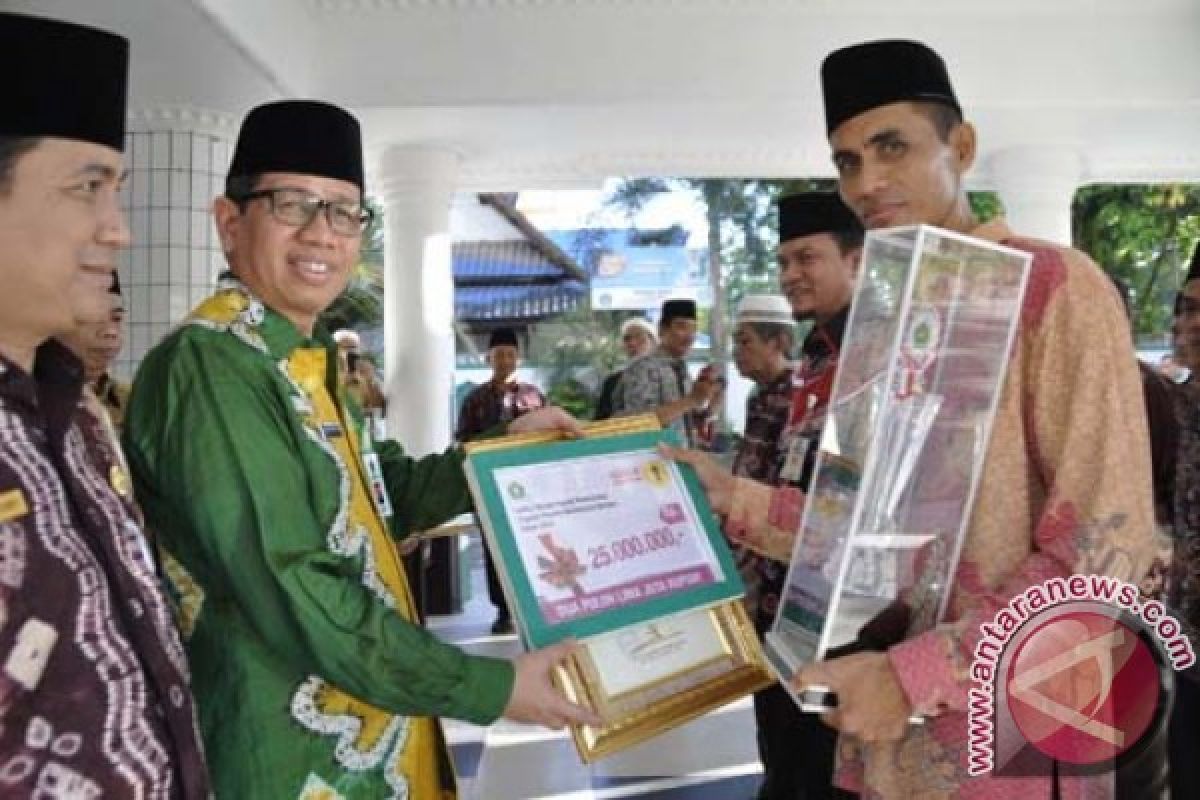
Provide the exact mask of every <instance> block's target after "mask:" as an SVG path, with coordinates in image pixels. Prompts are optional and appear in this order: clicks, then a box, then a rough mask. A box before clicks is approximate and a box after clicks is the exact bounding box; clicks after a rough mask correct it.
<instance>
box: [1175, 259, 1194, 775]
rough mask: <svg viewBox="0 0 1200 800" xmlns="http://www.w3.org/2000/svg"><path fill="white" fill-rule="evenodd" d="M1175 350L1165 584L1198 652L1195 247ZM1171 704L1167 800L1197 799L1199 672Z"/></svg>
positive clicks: (1190, 674)
mask: <svg viewBox="0 0 1200 800" xmlns="http://www.w3.org/2000/svg"><path fill="white" fill-rule="evenodd" d="M1174 328H1175V331H1176V346H1177V347H1178V348H1179V349H1180V350H1181V352H1183V353H1184V354H1186V355H1189V356H1191V357H1192V359H1191V362H1190V363H1189V366H1191V367H1192V375H1191V379H1190V380H1189V381H1188V382H1187V383H1186V384H1183V385H1182V386H1179V387H1177V389H1178V390H1177V391H1176V392H1174V398H1175V401H1176V403H1175V405H1176V412H1177V419H1178V422H1179V449H1178V451H1177V453H1176V460H1175V475H1174V477H1175V486H1174V490H1175V491H1174V507H1173V509H1172V512H1173V513H1172V515H1171V516H1172V519H1171V523H1172V524H1171V531H1172V533H1173V534H1174V550H1175V552H1174V558H1173V560H1172V567H1171V575H1170V582H1169V601H1170V606H1171V610H1172V611H1173V613H1175V614H1176V616H1177V617H1178V618H1179V621H1180V622H1182V623H1183V625H1184V628H1185V630H1186V631H1187V633H1188V636H1189V638H1190V639H1191V642H1192V647H1193V648H1194V649H1196V650H1197V651H1200V380H1198V379H1197V377H1196V371H1195V365H1196V360H1195V354H1196V353H1198V352H1200V247H1197V248H1196V251H1195V252H1194V253H1193V254H1192V263H1191V267H1190V269H1189V270H1188V274H1187V277H1186V278H1185V279H1184V282H1183V286H1182V287H1181V288H1180V290H1179V296H1178V298H1177V299H1176V301H1175V324H1174ZM1175 686H1176V690H1175V704H1174V707H1173V708H1172V711H1171V722H1170V728H1169V731H1168V736H1167V747H1168V753H1169V755H1168V758H1169V760H1170V776H1171V796H1172V797H1200V761H1197V759H1196V753H1197V752H1198V751H1200V666H1193V667H1192V668H1191V669H1189V670H1186V671H1185V672H1184V673H1183V674H1181V675H1179V676H1178V678H1177V680H1176V682H1175Z"/></svg>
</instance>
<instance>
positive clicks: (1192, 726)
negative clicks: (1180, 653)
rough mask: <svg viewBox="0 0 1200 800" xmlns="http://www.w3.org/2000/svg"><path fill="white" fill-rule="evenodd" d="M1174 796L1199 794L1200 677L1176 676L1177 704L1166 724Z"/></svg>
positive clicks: (1197, 795)
mask: <svg viewBox="0 0 1200 800" xmlns="http://www.w3.org/2000/svg"><path fill="white" fill-rule="evenodd" d="M1167 737H1168V738H1167V759H1168V762H1169V764H1170V769H1171V776H1170V783H1171V797H1178V798H1192V797H1200V681H1197V680H1195V679H1194V678H1193V677H1192V676H1190V675H1176V676H1175V707H1174V708H1172V709H1171V721H1170V722H1169V723H1168V725H1167Z"/></svg>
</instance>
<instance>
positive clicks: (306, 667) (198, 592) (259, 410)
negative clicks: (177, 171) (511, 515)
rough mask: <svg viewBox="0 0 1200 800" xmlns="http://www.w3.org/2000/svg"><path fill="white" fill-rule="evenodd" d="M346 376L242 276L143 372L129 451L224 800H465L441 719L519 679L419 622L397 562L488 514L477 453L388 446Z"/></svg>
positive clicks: (485, 709) (487, 716)
mask: <svg viewBox="0 0 1200 800" xmlns="http://www.w3.org/2000/svg"><path fill="white" fill-rule="evenodd" d="M336 363H337V360H336V355H335V347H334V344H333V341H332V339H331V338H330V337H329V336H328V335H327V334H326V333H325V332H324V331H323V330H321V329H319V328H318V330H317V332H316V333H314V335H313V336H312V337H305V336H304V335H303V334H302V333H301V332H300V331H299V330H297V329H296V327H295V326H294V325H293V324H292V323H291V322H289V321H288V320H287V319H286V318H284V317H283V316H281V315H279V314H277V313H276V312H275V311H273V310H271V309H269V308H266V307H265V306H264V305H263V304H262V303H261V302H259V301H258V300H257V299H255V298H253V297H252V296H250V295H249V293H248V292H247V291H246V290H245V288H244V287H241V286H240V284H237V283H236V282H229V281H226V282H224V283H223V285H222V288H221V290H219V291H218V292H217V293H216V294H215V295H213V296H212V297H210V298H209V299H208V300H206V301H204V302H203V303H201V305H200V306H199V307H198V308H197V309H196V310H195V311H194V312H193V313H192V315H191V316H190V317H189V319H188V320H187V322H185V324H183V325H182V326H180V327H179V328H177V329H176V330H175V331H174V332H173V333H171V334H170V335H169V336H168V337H167V338H166V339H165V340H164V341H163V342H162V343H161V344H159V345H158V346H157V347H156V348H154V349H153V350H152V351H151V352H150V353H149V354H148V355H147V357H146V359H145V360H144V361H143V362H142V366H141V369H140V371H139V372H138V377H137V380H136V381H135V382H134V388H133V393H132V395H131V396H130V403H129V412H128V416H127V418H126V429H125V444H126V451H127V455H128V456H129V461H130V467H131V469H132V470H133V474H134V481H135V485H136V486H137V487H138V496H139V500H140V501H141V503H142V506H143V510H144V512H145V514H146V517H147V519H148V520H149V522H150V524H151V526H152V527H153V528H154V530H155V532H156V533H157V535H158V536H159V540H160V543H161V547H162V549H163V551H164V561H165V565H166V573H167V576H168V578H169V579H170V581H171V584H172V586H173V587H174V589H175V591H176V592H177V593H178V595H179V605H180V607H181V614H180V617H181V629H182V631H183V633H184V638H185V646H186V648H187V651H188V656H189V658H190V659H191V663H192V665H193V670H194V672H195V675H196V679H195V693H196V701H197V704H198V706H199V709H200V721H201V727H202V730H203V733H204V738H205V744H206V746H207V748H208V755H209V763H210V764H211V765H212V773H213V780H214V783H215V784H216V788H217V794H218V796H219V797H230V798H259V797H264V798H268V797H297V796H303V797H309V796H311V797H344V798H372V800H373V799H374V798H393V797H404V798H409V800H431V798H438V800H444V798H447V797H452V796H453V793H454V778H453V775H452V772H451V770H450V764H449V759H448V753H447V751H446V749H445V743H444V739H443V737H442V735H441V730H440V727H439V726H438V724H437V722H436V720H435V719H434V717H436V716H452V717H456V718H461V719H467V720H470V721H472V722H476V723H479V724H487V723H490V722H492V721H494V720H495V719H496V718H497V717H498V716H499V715H500V713H501V712H502V711H503V708H504V706H505V704H506V702H507V700H508V697H509V695H510V693H511V691H512V684H513V677H514V676H513V668H512V665H511V664H510V662H508V661H507V660H503V659H491V658H484V657H478V656H469V655H467V654H466V653H464V652H463V651H461V650H460V649H458V648H456V647H452V646H450V645H448V644H444V643H443V642H441V641H439V640H438V639H437V638H436V637H434V636H433V635H431V634H430V633H429V632H427V631H426V630H424V629H423V628H422V627H421V626H420V625H419V624H418V623H417V622H416V616H415V611H414V608H413V604H412V598H411V596H410V594H409V589H408V584H407V581H406V579H405V577H404V571H403V566H402V562H401V560H400V557H399V554H398V552H397V547H396V541H395V540H396V539H399V538H401V537H403V536H405V535H407V534H408V533H410V532H413V531H419V530H424V529H426V528H430V527H434V526H436V525H438V524H440V523H441V522H443V521H445V520H446V519H449V518H451V517H454V516H457V515H458V514H461V513H465V512H467V511H469V510H470V509H471V502H470V496H469V493H468V491H467V487H466V481H465V478H464V475H463V470H462V454H461V451H459V450H458V449H451V450H449V451H447V452H446V453H442V454H434V455H429V456H426V457H424V458H421V459H414V458H410V457H408V456H406V455H405V454H404V453H403V451H402V450H401V448H400V447H399V445H398V444H396V443H395V442H391V441H386V442H379V443H374V442H372V441H371V439H370V436H369V435H368V434H367V432H366V430H365V429H364V426H363V423H362V420H361V418H359V417H358V416H357V415H356V413H354V412H355V407H354V405H353V404H350V405H349V406H348V405H347V404H346V403H345V402H344V399H343V398H342V397H341V396H340V395H339V393H338V388H339V387H338V380H337V374H336V372H337V369H336ZM389 512H390V513H389ZM306 792H307V794H305V793H306Z"/></svg>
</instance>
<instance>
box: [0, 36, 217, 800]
mask: <svg viewBox="0 0 1200 800" xmlns="http://www.w3.org/2000/svg"><path fill="white" fill-rule="evenodd" d="M128 59H129V51H128V43H127V42H126V40H125V39H123V38H121V37H119V36H114V35H112V34H109V33H106V32H104V31H99V30H95V29H92V28H84V27H80V26H76V25H68V24H64V23H60V22H55V21H52V20H45V19H39V18H35V17H28V16H22V15H17V14H0V72H3V73H4V74H5V75H6V76H7V80H6V83H5V84H4V88H3V89H0V102H2V103H3V105H4V113H3V114H0V285H3V286H4V291H3V292H2V293H0V665H2V666H0V796H3V797H47V798H49V797H78V798H97V797H101V796H103V797H113V798H126V797H138V798H147V799H159V798H160V799H161V800H167V799H168V798H172V799H173V798H205V797H208V796H209V793H210V792H209V782H208V775H207V772H206V770H205V766H204V759H203V755H202V752H201V748H200V744H199V736H198V732H197V729H196V721H195V715H194V713H193V709H192V700H191V691H190V687H189V677H188V671H187V665H186V663H185V659H184V653H183V648H182V646H181V645H180V641H179V637H178V635H177V634H176V631H175V629H174V626H173V620H172V615H171V609H170V606H169V605H168V603H167V601H166V598H165V597H164V595H163V593H162V590H161V588H160V585H159V581H158V576H157V574H156V572H155V567H154V561H153V559H152V557H151V554H150V550H149V547H148V545H147V540H146V537H145V536H144V534H143V532H142V530H141V528H140V526H139V525H138V523H137V521H136V520H137V516H136V513H135V511H134V508H133V498H132V494H131V488H130V480H129V476H128V474H127V473H126V471H125V469H124V466H123V464H122V461H121V459H120V457H119V453H118V451H117V448H116V446H115V444H114V440H113V438H112V436H111V435H110V433H109V430H108V427H107V423H106V421H105V420H104V418H103V416H102V412H101V411H100V410H99V407H98V406H95V403H94V401H93V402H92V405H93V406H95V407H94V408H89V406H88V403H87V401H86V400H85V397H84V371H83V365H82V364H81V362H80V360H79V359H78V358H76V357H75V356H74V355H72V354H71V353H70V351H68V350H67V348H66V347H64V346H63V345H62V344H60V343H58V342H57V341H55V340H54V337H60V336H64V335H67V334H70V333H71V332H73V331H75V330H76V329H77V328H78V326H79V325H80V324H84V323H89V322H95V321H98V320H100V319H103V318H104V317H106V316H107V315H108V314H109V313H110V311H111V305H112V301H111V298H110V295H109V293H108V289H109V286H110V284H111V283H112V274H113V268H114V264H115V263H116V259H117V253H118V252H119V251H120V250H121V249H122V248H124V247H127V246H128V245H129V229H128V228H127V227H126V225H125V220H124V219H123V217H122V214H121V210H120V202H119V200H118V194H117V193H118V189H119V185H120V180H121V176H122V174H123V171H124V168H123V165H122V156H121V151H122V149H123V146H124V140H125V84H126V76H127V73H128Z"/></svg>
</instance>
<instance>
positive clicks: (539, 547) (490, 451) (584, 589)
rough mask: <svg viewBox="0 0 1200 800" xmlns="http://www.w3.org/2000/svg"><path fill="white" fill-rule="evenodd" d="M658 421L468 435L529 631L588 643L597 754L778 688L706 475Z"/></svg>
mask: <svg viewBox="0 0 1200 800" xmlns="http://www.w3.org/2000/svg"><path fill="white" fill-rule="evenodd" d="M656 428H657V423H656V422H655V421H654V420H653V418H652V417H649V418H626V419H621V420H612V421H609V422H606V423H601V424H598V425H592V426H588V428H587V434H588V435H587V437H586V438H584V439H582V440H576V441H561V440H556V439H555V437H554V436H553V435H552V434H532V435H525V436H522V437H506V438H502V439H494V440H488V441H483V442H478V443H473V444H471V445H468V447H467V452H468V458H467V464H466V470H467V475H468V480H469V482H470V484H471V489H472V493H473V494H474V496H475V498H476V506H477V511H478V513H479V516H480V521H481V522H482V524H483V527H484V532H485V535H486V536H487V537H488V540H489V545H490V546H491V547H492V548H493V552H494V553H496V554H497V556H498V559H497V560H498V571H499V573H500V577H501V582H502V583H503V584H504V587H505V593H506V595H507V597H508V600H509V603H510V605H511V607H512V609H513V612H514V617H515V619H516V621H517V623H518V629H519V632H520V634H521V638H522V641H523V642H524V643H525V645H526V646H528V647H545V646H547V645H553V644H554V643H556V642H560V641H562V640H564V639H566V638H575V639H578V640H579V646H578V648H577V650H576V651H575V653H574V655H572V656H571V658H570V659H569V662H568V665H567V667H566V668H565V669H563V670H561V671H560V673H559V679H560V681H561V684H562V687H563V690H564V692H565V693H566V694H567V696H568V697H569V698H570V699H571V700H573V701H574V702H576V703H578V704H579V705H581V706H583V707H585V708H588V709H591V710H593V711H594V712H596V713H598V714H599V715H600V716H602V717H603V718H604V719H605V721H606V722H605V724H604V725H583V726H576V727H575V728H574V733H575V740H576V744H577V746H578V747H579V750H580V753H581V755H582V756H583V758H584V759H585V760H591V759H593V758H597V757H600V756H602V755H605V754H607V753H609V752H612V751H614V750H617V749H620V748H623V747H627V746H629V745H631V744H634V743H636V742H638V741H641V740H643V739H645V738H649V737H650V736H653V735H655V734H657V733H660V732H662V731H664V730H666V729H668V728H670V727H673V726H675V725H678V724H680V723H682V722H683V721H686V720H687V719H691V718H692V717H694V716H697V715H699V714H701V713H703V712H704V711H706V710H708V709H710V708H714V707H716V706H718V705H721V704H723V703H725V702H728V701H729V700H732V699H734V698H736V697H737V696H740V695H742V694H745V693H747V692H749V691H753V690H754V689H756V688H759V687H760V686H762V685H764V684H765V683H766V682H768V680H769V678H768V673H767V672H766V669H765V664H764V663H763V661H762V656H761V652H760V651H759V649H758V645H757V641H756V639H755V637H754V632H753V630H752V629H751V627H750V625H749V623H748V621H747V620H746V618H745V612H744V610H743V609H742V607H741V603H740V601H739V600H738V598H739V597H740V596H741V594H742V591H743V589H742V585H741V581H740V579H739V577H738V574H737V570H736V568H735V567H734V565H733V562H732V557H731V555H730V553H729V550H728V547H727V546H726V545H725V544H724V541H723V539H722V537H721V534H720V532H719V530H717V528H716V522H715V520H714V518H713V515H712V512H711V510H710V509H709V507H708V505H707V502H706V501H705V499H704V495H703V492H702V491H701V490H700V486H699V482H698V480H697V478H696V476H695V474H694V473H693V472H692V471H691V470H690V469H688V468H681V467H680V466H679V465H676V464H674V463H672V462H671V461H669V460H668V459H666V458H664V457H663V456H662V455H661V454H660V453H659V452H658V450H657V446H658V444H659V443H660V442H664V441H669V440H670V434H668V433H666V432H663V431H661V430H657V429H656Z"/></svg>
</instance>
